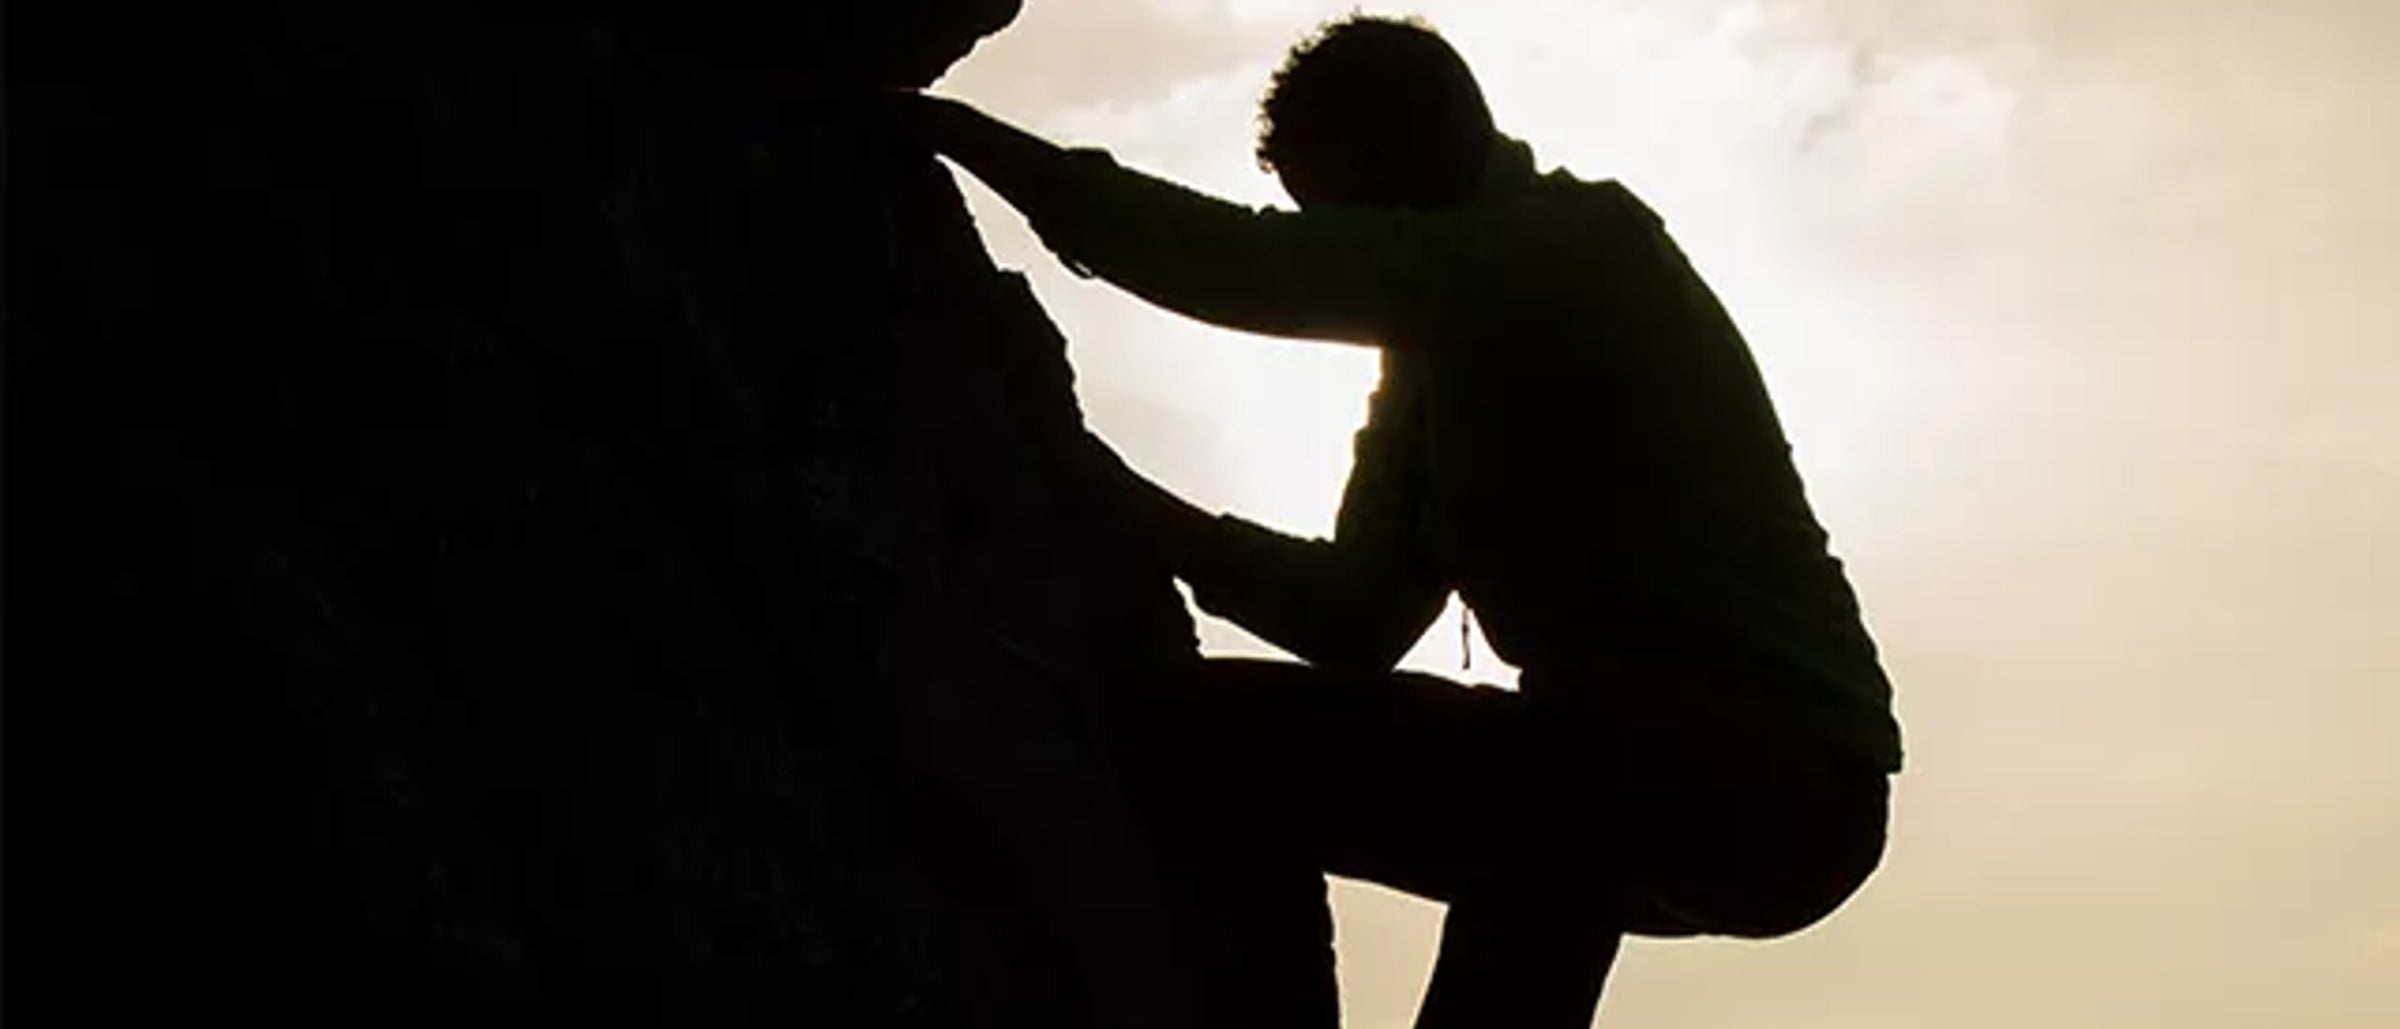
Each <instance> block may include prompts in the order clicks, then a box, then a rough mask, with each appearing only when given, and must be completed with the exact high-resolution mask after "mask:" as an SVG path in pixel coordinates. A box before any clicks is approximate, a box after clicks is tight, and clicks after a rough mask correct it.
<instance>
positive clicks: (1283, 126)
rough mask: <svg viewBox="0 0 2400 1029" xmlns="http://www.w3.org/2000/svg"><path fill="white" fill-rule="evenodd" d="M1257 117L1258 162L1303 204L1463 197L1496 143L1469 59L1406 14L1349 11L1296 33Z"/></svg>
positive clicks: (1441, 203)
mask: <svg viewBox="0 0 2400 1029" xmlns="http://www.w3.org/2000/svg"><path fill="white" fill-rule="evenodd" d="M1259 122H1260V132H1259V140H1258V162H1259V164H1260V166H1262V167H1264V168H1266V169H1267V170H1268V171H1272V172H1274V173H1275V174H1276V175H1277V176H1278V177H1280V178H1281V179H1282V180H1283V187H1284V190H1285V191H1286V192H1288V193H1290V194H1291V195H1292V199H1293V200H1296V201H1298V202H1299V203H1300V204H1301V205H1302V206H1309V205H1313V204H1360V205H1369V206H1377V207H1403V206H1404V207H1445V206H1450V205H1453V204H1458V203H1463V202H1465V201H1466V200H1467V199H1468V198H1469V197H1470V196H1472V195H1474V192H1475V188H1476V186H1477V185H1478V183H1480V181H1481V180H1482V176H1483V166H1484V162H1485V160H1486V158H1487V157H1488V156H1489V155H1490V153H1491V147H1492V142H1493V129H1492V113H1491V109H1490V108H1488V107H1486V106H1485V105H1484V102H1483V90H1482V89H1480V88H1478V87H1477V86H1476V85H1475V76H1474V75H1473V74H1472V73H1470V72H1469V71H1468V70H1467V62H1466V61H1465V60H1463V59H1461V58H1460V57H1459V56H1458V51H1456V50H1453V49H1451V48H1450V44H1449V43H1447V42H1444V41H1443V40H1442V37H1441V36H1439V35H1436V34H1435V33H1434V31H1433V29H1432V28H1430V27H1428V26H1426V25H1425V24H1424V23H1422V22H1419V21H1415V20H1413V19H1411V20H1399V19H1391V18H1372V17H1365V16H1355V15H1354V16H1352V17H1349V18H1346V19H1343V20H1340V21H1336V22H1333V23H1330V24H1328V25H1326V26H1325V27H1324V28H1322V29H1320V30H1318V32H1317V33H1316V34H1315V35H1313V36H1311V37H1309V38H1308V39H1306V40H1303V41H1301V43H1300V45H1298V46H1295V47H1293V48H1292V52H1291V54H1290V56H1288V57H1287V58H1285V60H1284V64H1283V68H1282V69H1281V70H1279V71H1277V72H1276V73H1275V80H1274V82H1273V84H1271V85H1270V86H1268V88H1267V98H1266V100H1265V102H1264V103H1263V104H1261V106H1260V110H1259Z"/></svg>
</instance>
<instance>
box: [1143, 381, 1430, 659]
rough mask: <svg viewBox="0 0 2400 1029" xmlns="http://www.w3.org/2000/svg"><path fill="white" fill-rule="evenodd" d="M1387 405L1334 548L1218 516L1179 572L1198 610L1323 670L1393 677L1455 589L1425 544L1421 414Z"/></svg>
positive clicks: (1359, 458) (1380, 407)
mask: <svg viewBox="0 0 2400 1029" xmlns="http://www.w3.org/2000/svg"><path fill="white" fill-rule="evenodd" d="M1387 389H1388V387H1387ZM1389 399H1391V398H1390V397H1389V396H1388V395H1378V396H1377V397H1376V403H1375V405H1374V407H1373V410H1374V411H1375V416H1374V417H1372V418H1370V419H1369V422H1368V424H1367V426H1366V428H1364V429H1361V430H1360V431H1359V433H1358V436H1357V442H1356V457H1355V460H1354V463H1353V467H1352V470H1351V474H1350V480H1349V483H1348V484H1347V485H1346V486H1345V487H1344V489H1343V491H1342V506H1341V512H1340V514H1339V515H1338V516H1337V517H1336V519H1335V523H1334V533H1333V539H1331V540H1320V539H1302V538H1299V537H1295V536H1288V535H1285V534H1283V533H1279V532H1276V531H1274V530H1272V529H1268V528H1265V527H1263V526H1260V525H1257V524H1254V523H1252V522H1248V521H1244V520H1242V519H1240V518H1236V517H1233V516H1231V515H1220V516H1218V517H1217V518H1216V519H1215V520H1214V525H1213V527H1212V531H1208V532H1206V533H1205V534H1204V538H1203V539H1202V540H1200V541H1197V545H1196V546H1195V547H1193V548H1192V549H1191V550H1190V551H1189V552H1187V556H1186V559H1185V560H1184V561H1183V562H1182V564H1183V567H1182V568H1180V569H1179V572H1180V574H1181V576H1182V578H1183V579H1184V581H1185V582H1187V583H1189V584H1190V585H1191V587H1192V594H1193V599H1195V600H1196V601H1197V602H1198V603H1199V605H1200V607H1201V609H1203V610H1205V611H1208V612H1209V613H1211V614H1215V615H1218V616H1220V617H1223V618H1226V619H1229V620H1231V621H1233V622H1234V623H1235V624H1237V625H1240V626H1241V627H1243V628H1245V629H1248V630H1250V631H1251V632H1253V633H1256V634H1257V635H1258V636H1260V637H1261V638H1263V639H1265V640H1267V641H1268V642H1270V643H1273V644H1275V645H1276V646H1279V647H1282V648H1283V649H1285V650H1287V651H1290V652H1291V653H1292V654H1294V655H1295V656H1298V657H1299V658H1301V659H1302V660H1305V661H1307V662H1309V663H1310V664H1314V665H1319V666H1322V667H1331V668H1342V669H1348V670H1357V671H1363V672H1370V673H1375V672H1384V671H1388V670H1390V669H1391V667H1392V666H1393V664H1395V663H1397V662H1398V661H1399V660H1400V657H1401V655H1403V654H1406V653H1407V652H1408V648H1409V647H1410V645H1412V644H1414V643H1415V642H1416V641H1417V637H1418V636H1420V635H1422V634H1423V633H1424V631H1425V627H1426V626H1428V625H1430V624H1432V623H1433V619H1434V617H1435V616H1436V615H1439V614H1440V613H1441V610H1442V604H1443V603H1444V601H1445V600H1447V599H1448V597H1449V594H1450V590H1449V587H1448V586H1447V585H1446V584H1445V583H1444V581H1443V580H1442V577H1441V576H1440V574H1439V573H1438V571H1437V570H1436V569H1435V568H1434V566H1433V564H1432V562H1431V561H1430V560H1429V559H1428V556H1427V554H1426V553H1425V550H1424V547H1423V546H1422V545H1421V544H1420V543H1419V540H1420V538H1421V537H1420V533H1419V531H1418V530H1419V514H1418V512H1419V510H1420V509H1421V505H1422V502H1423V499H1422V498H1423V496H1424V493H1423V483H1422V481H1421V480H1422V472H1421V469H1422V467H1423V465H1422V462H1421V460H1420V459H1419V457H1418V455H1419V454H1421V453H1422V450H1421V448H1420V447H1419V446H1418V440H1417V433H1416V431H1415V412H1414V411H1413V410H1409V409H1407V408H1406V407H1405V406H1403V407H1402V408H1401V409H1399V410H1397V411H1394V410H1390V409H1388V408H1387V403H1386V402H1387V401H1388V400H1389Z"/></svg>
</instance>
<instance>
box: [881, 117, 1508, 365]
mask: <svg viewBox="0 0 2400 1029" xmlns="http://www.w3.org/2000/svg"><path fill="white" fill-rule="evenodd" d="M917 103H918V104H919V105H921V106H920V107H919V108H918V109H917V110H916V111H915V112H914V113H913V114H911V115H910V117H911V118H913V119H914V120H915V121H916V122H917V123H918V124H917V130H918V131H920V132H922V133H924V135H925V138H926V140H927V142H929V143H930V144H931V145H932V146H933V148H934V149H935V150H937V151H939V152H940V153H942V154H943V155H945V156H947V157H949V158H951V159H952V160H954V161H957V162H958V163H959V164H960V165H961V166H963V167H965V168H966V169H967V171H969V172H971V173H973V174H974V176H975V177H976V178H978V179H980V180H982V181H983V182H984V184H985V185H988V186H990V187H992V189H993V191H994V192H997V193H999V194H1000V195H1001V197H1003V198H1004V199H1006V200H1007V201H1008V202H1009V203H1010V204H1011V205H1012V206H1014V207H1016V208H1017V210H1018V211H1020V212H1022V213H1023V214H1024V215H1025V216H1026V218H1027V220H1028V221H1030V222H1032V223H1033V226H1034V229H1035V231H1037V232H1039V233H1040V234H1041V236H1042V239H1043V241H1044V242H1046V243H1048V244H1049V245H1050V248H1051V249H1052V250H1054V251H1056V252H1057V253H1058V254H1059V255H1060V256H1061V257H1062V258H1064V259H1065V260H1067V261H1068V262H1069V263H1070V264H1072V265H1075V266H1078V267H1079V269H1083V270H1088V271H1089V272H1090V273H1092V274H1095V275H1097V276H1099V277H1100V278H1103V279H1106V280H1108V281H1109V282H1111V283H1113V284H1115V285H1117V286H1120V287H1122V288H1124V289H1126V290H1128V291H1130V292H1132V293H1134V294H1136V295H1138V296H1141V297H1142V298H1144V299H1146V300H1149V301H1151V302H1152V303H1155V304H1158V305H1159V306H1161V307H1165V308H1167V309H1169V310H1172V311H1176V312H1178V313H1181V314H1185V315H1188V316H1190V317H1193V318H1198V319H1200V320H1202V321H1206V322H1210V323H1213V324H1217V325H1222V326H1225V327H1227V328H1232V329H1237V330H1241V331H1245V332H1256V333H1264V334H1268V335H1277V336H1292V337H1305V338H1316V339H1331V340H1343V341H1350V342H1359V343H1371V344H1375V345H1389V344H1390V343H1392V342H1393V341H1394V340H1395V339H1405V338H1407V337H1409V336H1411V335H1415V334H1412V333H1409V332H1407V331H1405V330H1407V329H1411V328H1418V327H1422V326H1424V325H1425V324H1426V323H1428V322H1431V321H1438V320H1440V319H1442V318H1444V317H1447V316H1448V315H1449V313H1450V312H1455V311H1457V310H1458V309H1459V308H1460V306H1461V305H1459V304H1458V303H1456V302H1455V301H1454V298H1453V293H1454V292H1455V291H1456V290H1457V289H1458V288H1459V287H1460V284H1461V281H1462V276H1461V274H1460V273H1461V272H1462V271H1463V270H1464V269H1465V268H1466V267H1468V266H1469V265H1470V264H1472V263H1473V262H1474V261H1475V260H1477V259H1478V257H1479V255H1482V254H1484V253H1486V252H1487V251H1489V249H1490V248H1488V247H1486V246H1484V245H1482V243H1483V236H1484V233H1481V232H1479V231H1478V229H1477V227H1476V225H1475V223H1474V222H1473V221H1472V220H1471V219H1467V218H1463V217H1460V216H1458V215H1456V214H1454V213H1441V212H1424V211H1411V210H1400V209H1370V208H1360V207H1353V208H1326V209H1315V210H1311V211H1308V212H1303V213H1295V212H1288V211H1274V210H1266V211H1258V210H1251V209H1249V208H1245V207H1242V206H1240V205H1237V204H1233V203H1230V202H1227V201H1224V200H1219V199H1216V198H1213V197H1209V196H1206V195H1203V194H1200V193H1197V192H1194V191H1192V190H1189V189H1185V188H1183V187H1181V186H1177V185H1174V184H1173V183H1169V182H1166V181H1163V180H1160V179H1156V178H1153V177H1151V176H1148V175H1143V174H1141V173H1139V172H1135V171H1132V170H1130V169H1127V168H1124V167H1122V166H1120V165H1118V164H1117V163H1116V161H1115V160H1113V159H1111V158H1110V157H1109V156H1108V155H1107V154H1106V153H1103V152H1100V151H1096V150H1067V149H1064V148H1061V147H1058V146H1056V145H1054V144H1052V143H1050V142H1048V141H1046V140H1043V139H1041V138H1039V137H1036V136H1033V135H1031V134H1029V133H1026V132H1024V131H1021V130H1019V129H1017V128H1015V127H1013V126H1011V125H1008V124H1007V123H1005V122H1002V121H999V120H998V119H995V118H992V117H990V116H989V115H986V114H984V113H982V112H981V111H978V110H976V109H974V108H972V107H969V106H967V105H965V104H961V103H958V102H956V101H952V100H944V99H940V98H933V97H922V98H918V100H917Z"/></svg>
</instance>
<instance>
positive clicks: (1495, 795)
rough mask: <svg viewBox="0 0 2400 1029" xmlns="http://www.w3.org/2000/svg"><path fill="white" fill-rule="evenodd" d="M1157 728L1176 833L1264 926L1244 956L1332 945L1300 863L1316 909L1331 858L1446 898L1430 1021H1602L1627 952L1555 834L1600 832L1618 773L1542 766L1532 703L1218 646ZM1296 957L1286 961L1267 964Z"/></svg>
mask: <svg viewBox="0 0 2400 1029" xmlns="http://www.w3.org/2000/svg"><path fill="white" fill-rule="evenodd" d="M1155 724H1157V726H1158V728H1157V729H1156V730H1154V731H1153V732H1152V733H1151V734H1150V735H1151V738H1152V739H1153V740H1154V741H1165V743H1166V745H1164V746H1159V747H1154V748H1153V749H1152V750H1151V751H1150V752H1149V753H1148V754H1146V755H1144V758H1145V762H1146V763H1149V764H1150V765H1151V767H1154V768H1157V769H1158V772H1157V781H1160V782H1164V783H1168V784H1172V785H1171V787H1170V788H1169V789H1168V791H1167V794H1166V795H1167V796H1171V797H1173V798H1175V799H1173V800H1171V801H1169V802H1168V803H1169V804H1170V805H1171V806H1173V807H1175V808H1176V809H1177V811H1176V814H1175V816H1174V817H1175V818H1176V820H1177V821H1178V822H1179V823H1180V826H1181V828H1182V829H1183V834H1182V836H1181V839H1180V842H1178V843H1175V844H1170V845H1171V846H1176V847H1178V848H1179V849H1181V850H1182V851H1184V854H1183V857H1184V859H1185V861H1186V866H1187V867H1201V868H1202V869H1203V871H1204V874H1203V876H1202V880H1203V882H1202V883H1201V885H1202V886H1203V887H1204V889H1205V890H1206V891H1207V892H1209V893H1211V894H1212V895H1213V896H1214V898H1215V903H1216V904H1217V910H1216V913H1217V914H1218V915H1219V916H1220V918H1222V919H1224V920H1227V921H1228V922H1230V923H1232V924H1236V925H1247V926H1251V927H1252V928H1253V929H1254V930H1255V931H1256V932H1257V933H1259V934H1260V938H1256V939H1251V940H1248V941H1233V942H1235V943H1236V945H1237V946H1238V945H1243V944H1247V947H1246V948H1245V952H1246V953H1254V954H1257V955H1259V956H1261V957H1263V956H1264V955H1268V954H1276V953H1281V952H1282V948H1284V947H1286V946H1289V945H1304V946H1319V947H1321V946H1323V945H1324V942H1323V941H1322V940H1320V939H1319V938H1317V937H1315V936H1313V935H1311V936H1307V937H1303V936H1302V935H1301V934H1299V933H1297V932H1295V931H1294V927H1293V925H1292V924H1291V921H1290V918H1291V909H1290V907H1289V904H1290V902H1291V900H1292V897H1290V896H1288V894H1290V893H1291V892H1292V887H1291V885H1290V883H1289V880H1290V872H1291V870H1292V869H1294V868H1301V869H1304V870H1305V874H1306V875H1307V876H1308V878H1309V882H1310V888H1311V889H1312V890H1313V891H1315V892H1314V893H1313V894H1312V896H1311V898H1310V899H1311V900H1313V901H1314V907H1313V910H1314V911H1316V912H1321V911H1322V879H1321V877H1320V876H1319V875H1318V872H1319V871H1320V870H1325V871H1333V872H1336V873H1339V874H1343V875H1348V876H1353V877H1357V878H1362V879H1367V880H1370V881H1373V882H1378V883H1381V884H1384V885H1387V886H1392V887H1394V888H1397V889H1402V890H1406V891H1408V892H1411V893H1415V894H1418V895H1420V896H1425V897H1428V898H1432V899H1436V900H1442V901H1447V902H1450V903H1451V904H1452V908H1451V914H1450V916H1449V918H1448V919H1447V920H1446V922H1445V924H1444V929H1443V944H1442V956H1441V959H1440V963H1439V965H1438V966H1437V970H1436V972H1435V975H1434V982H1433V985H1432V986H1431V987H1430V989H1429V992H1428V995H1427V1000H1426V1007H1425V1010H1424V1011H1423V1012H1422V1013H1421V1015H1420V1022H1419V1024H1420V1026H1424V1027H1427V1029H1431V1027H1434V1026H1437V1025H1438V1026H1475V1027H1477V1029H1510V1027H1515V1026H1525V1027H1534V1029H1550V1027H1561V1029H1581V1027H1582V1026H1584V1025H1586V1024H1588V1022H1589V1020H1590V1018H1591V1011H1592V1007H1593V1004H1594V1002H1595V1001H1596V999H1597V997H1598V995H1599V991H1600V987H1601V984H1602V982H1603V980H1604V978H1605V976H1606V973H1607V969H1608V965H1609V961H1610V959H1611V957H1612V956H1613V954H1614V952H1615V949H1616V933H1615V931H1614V928H1613V927H1612V926H1609V925H1608V924H1607V920H1606V918H1605V916H1604V915H1603V914H1602V911H1603V905H1602V904H1601V903H1600V902H1599V900H1598V898H1600V897H1601V896H1603V895H1604V893H1605V889H1606V887H1607V886H1608V879H1609V874H1608V873H1607V872H1606V870H1605V868H1604V867H1601V865H1602V863H1600V862H1597V861H1593V860H1591V859H1590V858H1589V857H1588V856H1587V855H1584V854H1570V853H1564V852H1562V851H1561V850H1560V846H1559V843H1558V842H1557V841H1560V840H1571V839H1579V838H1588V837H1590V836H1591V835H1593V834H1592V833H1591V832H1590V831H1589V830H1590V829H1591V828H1592V827H1591V826H1590V825H1589V824H1587V823H1586V820H1588V819H1592V818H1594V817H1596V816H1597V814H1598V813H1599V812H1603V811H1606V810H1607V809H1608V807H1609V805H1608V802H1607V801H1606V799H1605V798H1603V797H1601V796H1599V795H1597V792H1596V791H1597V790H1598V789H1599V788H1600V786H1601V784H1602V783H1603V782H1605V781H1606V779H1607V778H1608V777H1607V776H1606V775H1604V774H1601V773H1600V771H1599V769H1598V768H1596V767H1591V768H1588V769H1587V768H1584V767H1583V766H1582V765H1581V763H1578V767H1579V771H1580V770H1588V771H1590V772H1591V773H1593V774H1592V775H1591V777H1590V779H1589V780H1588V781H1573V782H1571V781H1564V780H1563V779H1562V777H1561V776H1560V775H1559V774H1557V773H1555V772H1550V771H1545V770H1544V769H1546V768H1549V767H1555V766H1556V762H1552V761H1547V760H1544V759H1542V757H1541V756H1540V752H1542V751H1543V750H1546V749H1548V748H1547V747H1546V746H1545V745H1544V744H1543V743H1542V742H1541V741H1540V740H1537V739H1536V738H1535V737H1536V733H1537V723H1536V721H1535V720H1534V719H1533V718H1532V717H1531V715H1530V714H1529V713H1528V712H1527V711H1526V710H1525V706H1524V703H1523V698H1521V697H1519V696H1518V695H1516V694H1514V693H1510V692H1508V691H1504V690H1498V689H1494V688H1490V687H1468V686H1462V685H1459V684H1456V683H1452V682H1448V681H1445V680H1442V679H1439V678H1435V677H1432V676H1424V675H1414V674H1408V673H1399V674H1393V675H1382V676H1371V677H1360V676H1343V675H1338V674H1334V673H1328V672H1325V671H1322V670H1319V669H1314V668H1310V667H1308V666H1305V665H1298V664H1291V663H1285V662H1270V661H1242V660H1219V661H1210V662H1207V667H1206V670H1205V673H1204V674H1203V675H1202V676H1201V677H1200V679H1199V681H1198V682H1196V683H1194V684H1192V688H1191V689H1189V690H1186V691H1178V692H1177V694H1176V695H1175V696H1173V697H1172V699H1171V700H1170V702H1169V703H1168V704H1166V705H1165V706H1164V707H1163V708H1162V709H1161V711H1160V713H1159V719H1158V721H1157V722H1156V723H1155ZM1576 778H1578V779H1581V778H1583V777H1582V776H1581V775H1580V774H1579V775H1577V776H1576ZM1567 823H1573V824H1567ZM1204 827H1205V828H1204ZM1562 829H1563V830H1568V831H1564V832H1562V831H1561V830H1562ZM1576 849H1577V850H1579V851H1580V850H1583V849H1584V848H1582V847H1578V848H1576ZM1269 883H1274V884H1276V885H1274V886H1272V887H1269V886H1268V885H1267V884H1269ZM1279 894H1282V895H1286V896H1281V898H1280V899H1279V900H1273V901H1270V900H1269V898H1270V897H1275V896H1277V895H1279ZM1262 902H1263V903H1262ZM1270 907H1272V908H1274V909H1279V910H1280V911H1281V912H1282V913H1281V914H1280V915H1273V914H1270V913H1269V908H1270ZM1246 931H1247V930H1246ZM1251 948H1255V949H1251ZM1328 956H1329V953H1328ZM1294 967H1298V963H1296V962H1294V961H1292V960H1290V958H1289V956H1288V955H1287V956H1286V957H1285V958H1284V959H1282V960H1279V961H1275V962H1273V963H1272V964H1271V965H1269V964H1264V963H1262V964H1258V965H1256V966H1255V971H1256V972H1257V973H1260V974H1262V975H1265V976H1267V977H1268V978H1270V979H1272V978H1274V977H1275V976H1278V975H1281V974H1284V973H1282V972H1277V971H1276V969H1284V970H1286V971H1288V970H1290V969H1292V968H1294ZM1325 969H1326V972H1327V973H1328V975H1327V977H1326V982H1327V983H1328V984H1329V983H1330V974H1329V973H1330V964H1327V965H1326V966H1325ZM1255 988H1257V989H1267V990H1269V992H1274V988H1270V987H1268V985H1267V984H1266V983H1263V982H1262V983H1258V984H1255ZM1282 992H1286V993H1289V992H1291V990H1290V989H1289V988H1282ZM1278 1021H1279V1022H1281V1024H1300V1023H1294V1022H1283V1021H1282V1020H1280V1019H1279V1020H1278Z"/></svg>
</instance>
